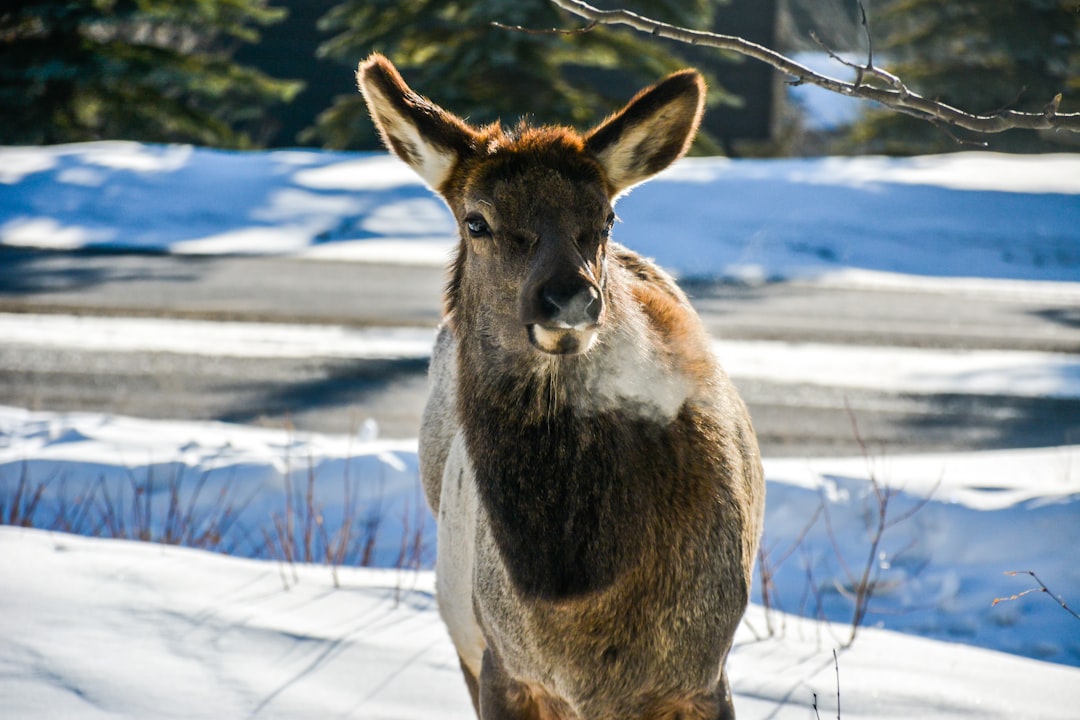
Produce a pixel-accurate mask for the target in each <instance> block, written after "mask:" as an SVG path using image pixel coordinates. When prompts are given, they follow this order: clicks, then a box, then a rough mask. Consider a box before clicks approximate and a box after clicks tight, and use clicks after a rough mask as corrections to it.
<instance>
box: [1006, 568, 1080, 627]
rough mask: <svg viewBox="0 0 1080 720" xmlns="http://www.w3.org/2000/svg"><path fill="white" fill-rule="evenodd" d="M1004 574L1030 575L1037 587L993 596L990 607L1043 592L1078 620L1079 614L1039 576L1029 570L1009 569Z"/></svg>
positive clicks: (1013, 575)
mask: <svg viewBox="0 0 1080 720" xmlns="http://www.w3.org/2000/svg"><path fill="white" fill-rule="evenodd" d="M1005 574H1006V575H1009V576H1012V577H1015V576H1017V575H1030V576H1031V577H1032V578H1034V580H1035V582H1037V583H1039V587H1037V588H1030V589H1028V590H1025V591H1023V592H1020V593H1016V594H1015V595H1010V596H1009V597H999V598H994V602H992V603H990V607H993V606H995V605H997V604H998V603H1000V602H1007V601H1009V600H1019V599H1020V598H1022V597H1024V596H1025V595H1027V594H1028V593H1033V592H1044V593H1046V594H1047V595H1049V596H1050V597H1052V598H1054V600H1056V601H1057V604H1058V605H1060V606H1061V607H1062V608H1064V609H1065V612H1067V613H1069V614H1070V615H1072V616H1073V617H1074V618H1076V619H1077V620H1080V615H1077V614H1076V611H1075V610H1073V609H1072V608H1071V607H1069V606H1068V604H1067V603H1066V602H1065V598H1063V597H1061V596H1060V595H1055V594H1054V593H1053V592H1052V591H1051V590H1050V588H1048V587H1046V583H1044V582H1043V581H1042V580H1040V579H1039V576H1038V575H1036V574H1035V573H1034V572H1032V571H1031V570H1009V571H1008V572H1006V573H1005Z"/></svg>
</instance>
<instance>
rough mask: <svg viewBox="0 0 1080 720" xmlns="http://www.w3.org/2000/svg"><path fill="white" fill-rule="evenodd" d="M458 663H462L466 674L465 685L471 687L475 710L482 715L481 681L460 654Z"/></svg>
mask: <svg viewBox="0 0 1080 720" xmlns="http://www.w3.org/2000/svg"><path fill="white" fill-rule="evenodd" d="M458 663H460V664H461V673H462V674H463V675H464V676H465V685H466V686H468V688H469V697H470V698H471V699H472V706H473V710H475V711H476V716H477V717H480V681H479V680H478V679H477V677H476V676H475V675H473V673H472V670H470V669H469V666H468V665H466V664H465V661H464V660H462V659H461V656H460V655H458Z"/></svg>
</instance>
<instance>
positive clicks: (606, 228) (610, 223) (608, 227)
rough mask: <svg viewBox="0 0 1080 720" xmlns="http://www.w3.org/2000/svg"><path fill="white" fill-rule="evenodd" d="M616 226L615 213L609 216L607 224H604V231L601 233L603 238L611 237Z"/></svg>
mask: <svg viewBox="0 0 1080 720" xmlns="http://www.w3.org/2000/svg"><path fill="white" fill-rule="evenodd" d="M614 225H615V213H611V214H610V215H608V219H607V222H605V223H604V231H603V232H602V233H600V235H601V236H602V237H607V236H609V235H611V228H612V227H613V226H614Z"/></svg>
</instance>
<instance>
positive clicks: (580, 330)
mask: <svg viewBox="0 0 1080 720" xmlns="http://www.w3.org/2000/svg"><path fill="white" fill-rule="evenodd" d="M357 80H358V82H359V85H360V90H361V92H363V94H364V98H365V99H366V101H367V104H368V108H369V109H370V111H371V114H372V117H373V118H374V120H375V124H376V126H377V127H378V129H379V132H380V134H381V135H382V138H383V140H384V142H385V143H386V145H387V147H389V148H390V149H391V150H392V151H393V152H394V153H395V154H397V156H398V157H400V158H401V159H402V160H404V161H405V162H406V163H408V164H409V165H410V166H411V167H412V168H413V170H415V171H416V172H417V173H418V174H419V175H420V176H421V177H422V178H423V179H424V180H425V181H426V182H427V183H428V184H429V185H430V186H431V187H432V188H434V189H435V190H436V191H437V192H438V193H439V194H440V195H442V197H443V198H444V199H445V200H446V202H447V204H448V205H449V206H450V209H451V211H452V212H453V214H454V217H455V218H456V220H457V223H458V227H459V232H460V236H461V240H460V245H459V248H458V254H457V257H456V259H455V261H454V268H453V276H452V278H451V280H450V285H449V288H448V290H447V308H448V311H449V312H448V314H449V316H450V320H451V322H452V323H455V324H461V323H468V324H469V325H470V327H471V328H472V329H474V330H476V331H478V332H480V333H481V334H482V335H483V336H484V338H485V339H486V340H488V341H490V342H493V343H494V344H496V345H497V346H499V347H500V348H501V349H504V350H511V351H522V352H532V351H540V352H542V353H547V354H550V355H574V354H579V353H584V352H586V351H588V350H589V348H590V347H591V346H592V345H593V343H594V341H595V340H596V338H597V335H598V333H600V332H602V330H603V327H604V325H605V322H606V320H607V319H608V316H609V314H610V307H609V305H610V303H611V300H612V298H611V295H610V293H609V291H608V279H609V272H608V267H607V246H608V235H609V233H610V231H611V226H612V223H613V222H614V221H615V215H614V211H613V209H612V206H613V204H614V202H615V200H616V198H617V197H618V196H619V195H620V194H621V193H623V192H625V191H627V190H628V189H630V188H631V187H633V186H634V185H636V184H638V183H640V182H642V181H644V180H646V179H648V178H649V177H651V176H652V175H654V174H656V173H657V172H659V171H661V170H663V169H664V168H665V167H667V166H668V165H670V164H671V163H672V162H673V161H675V160H676V159H677V158H679V157H680V156H681V155H682V154H683V153H684V152H686V149H687V147H688V146H689V145H690V142H691V141H692V139H693V136H694V133H695V131H696V130H697V126H698V123H699V121H700V118H701V110H702V105H703V98H704V83H703V81H702V79H701V76H700V75H698V74H697V73H696V72H693V71H683V72H679V73H675V74H674V75H671V76H669V77H667V78H666V79H664V80H663V81H661V82H660V83H658V84H656V85H654V86H652V87H650V88H647V89H645V90H643V91H641V92H640V93H638V95H637V96H635V97H634V98H633V99H632V100H631V101H630V102H629V103H628V104H627V105H626V107H624V108H623V109H622V110H620V111H619V112H618V113H616V114H614V115H612V116H611V117H609V118H607V119H606V120H604V121H603V122H602V123H600V125H598V126H597V127H595V128H594V129H592V130H590V131H589V132H587V133H585V134H583V135H582V134H578V133H576V132H574V131H573V130H570V129H569V128H559V127H555V128H553V127H541V128H531V127H528V126H526V125H524V124H522V125H521V126H519V127H518V128H516V129H514V130H512V131H505V130H503V128H502V127H501V126H500V125H499V124H498V123H496V124H494V125H489V126H486V127H481V128H477V127H472V126H470V125H469V124H467V123H466V122H465V121H463V120H461V119H460V118H458V117H456V116H454V115H452V114H451V113H449V112H447V111H445V110H443V109H442V108H440V107H438V106H437V105H435V104H433V103H432V102H430V101H429V100H427V99H426V98H424V97H421V96H420V95H418V94H416V93H415V92H413V91H412V90H411V89H409V87H408V86H407V85H406V84H405V82H404V80H402V78H401V75H400V74H398V72H397V70H396V69H395V68H394V66H393V65H392V64H391V63H390V61H388V60H387V59H386V58H384V57H382V56H381V55H372V56H371V57H370V58H368V59H367V60H365V61H364V62H362V63H361V64H360V68H359V70H358V72H357Z"/></svg>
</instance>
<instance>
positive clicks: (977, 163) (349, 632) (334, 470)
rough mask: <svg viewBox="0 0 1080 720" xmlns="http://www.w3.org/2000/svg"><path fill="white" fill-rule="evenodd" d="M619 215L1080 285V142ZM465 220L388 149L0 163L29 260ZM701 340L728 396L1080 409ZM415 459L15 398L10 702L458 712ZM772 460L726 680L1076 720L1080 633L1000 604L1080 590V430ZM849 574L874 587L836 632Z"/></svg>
mask: <svg viewBox="0 0 1080 720" xmlns="http://www.w3.org/2000/svg"><path fill="white" fill-rule="evenodd" d="M618 213H619V215H620V218H621V220H622V221H623V222H622V224H620V225H619V226H618V227H617V228H616V233H615V235H616V237H617V239H619V240H620V241H621V242H624V243H625V244H627V245H629V246H631V247H633V248H635V249H637V250H639V251H642V252H643V253H645V254H647V255H651V256H654V257H656V258H657V259H658V261H659V262H660V263H661V264H663V265H664V266H665V267H668V268H669V269H671V270H672V271H674V272H676V273H677V274H680V275H682V276H702V277H709V278H724V277H727V278H737V279H740V280H743V281H746V282H768V281H773V280H778V279H784V280H788V281H795V282H807V283H818V284H824V285H833V286H848V287H863V288H870V289H873V288H884V289H895V288H905V289H909V290H915V291H920V292H937V293H945V294H949V295H957V296H959V295H964V296H976V297H997V296H1000V295H1005V294H1007V295H1010V296H1013V297H1019V298H1025V299H1034V300H1054V301H1055V302H1068V303H1071V304H1080V233H1078V231H1077V228H1078V227H1080V158H1077V157H1075V156H1068V155H1044V156H1005V155H996V154H989V153H958V154H955V155H948V156H938V157H924V158H909V159H890V158H872V157H871V158H849V159H837V158H821V159H806V160H770V161H742V160H740V161H729V160H724V159H689V160H685V161H683V162H681V163H679V164H678V165H677V166H675V167H674V168H673V169H671V170H670V171H668V172H666V173H664V174H663V175H662V176H661V177H659V178H657V179H656V180H655V181H654V182H652V183H649V184H647V185H645V186H643V187H641V188H639V189H637V190H635V191H634V192H633V193H632V194H631V195H630V196H628V197H627V198H625V199H623V200H622V201H621V202H620V204H619V207H618ZM453 235H454V228H453V222H452V220H451V218H450V217H449V214H448V212H447V211H446V210H445V208H444V207H443V206H442V205H441V204H440V203H439V202H438V201H437V200H435V199H434V198H433V197H432V195H431V193H430V191H428V190H427V189H426V188H424V187H423V186H422V185H421V184H420V183H419V181H417V180H415V179H414V177H413V176H412V175H411V174H410V173H409V171H408V170H407V169H406V168H405V167H404V165H402V164H401V163H398V162H397V161H395V160H393V159H391V158H389V157H388V156H386V155H385V154H357V153H331V152H311V151H298V150H289V151H275V152H264V153H231V152H222V151H216V150H206V149H202V148H192V147H188V146H154V145H145V144H139V143H129V142H103V143H88V144H77V145H63V146H55V147H43V148H0V244H3V245H8V246H27V247H42V248H48V247H52V248H87V247H99V248H111V249H136V250H149V251H155V252H156V251H163V252H174V253H220V252H229V253H282V254H288V255H292V256H295V257H299V258H311V259H321V260H335V261H337V260H340V261H349V262H399V263H419V264H427V265H436V264H437V265H442V264H443V263H445V261H446V258H447V256H448V255H449V253H450V252H451V250H452V248H453V245H454V241H453V240H452V237H453ZM431 336H432V332H431V330H430V329H426V328H424V329H416V328H365V329H355V328H345V327H339V326H330V325H322V326H321V325H305V326H297V325H289V324H260V325H258V326H252V325H248V324H244V323H214V322H204V321H195V320H178V319H169V320H163V319H146V318H105V317H74V316H65V315H59V314H58V315H34V314H0V337H3V338H4V342H5V343H6V344H12V345H14V344H21V345H27V346H35V347H41V346H48V347H61V348H71V349H73V350H75V349H81V350H91V351H95V352H104V353H120V352H130V351H133V350H141V351H149V352H168V353H183V354H203V355H217V356H229V357H246V358H255V359H257V358H278V357H288V358H295V357H301V356H304V357H306V356H312V355H318V356H321V357H335V358H394V357H409V358H422V357H427V356H428V353H429V352H430V344H431ZM715 347H716V349H717V352H718V354H719V355H720V357H721V358H722V360H723V362H724V364H725V366H726V367H727V369H728V371H729V372H730V374H731V375H732V376H733V377H735V378H736V380H739V379H741V378H755V379H764V380H769V381H771V382H779V383H793V384H797V383H808V382H817V383H824V384H827V385H830V386H835V387H847V388H873V389H877V390H881V391H883V392H893V393H898V394H904V393H906V394H920V393H979V394H991V395H1013V396H1023V397H1045V396H1051V397H1059V398H1077V397H1080V358H1077V356H1075V355H1070V354H1063V353H1058V354H1055V353H1039V352H1020V351H1014V350H1006V349H1001V350H967V351H948V350H936V349H912V348H890V347H851V346H833V345H824V344H804V343H780V342H757V341H737V342H736V341H718V342H716V344H715ZM417 466H418V463H417V456H416V442H415V440H407V441H388V440H381V439H379V438H378V429H377V425H376V424H375V423H374V422H370V421H369V422H366V423H364V424H363V425H362V426H360V427H358V428H356V429H355V431H354V432H352V433H349V434H341V435H322V434H313V433H300V432H296V431H293V430H290V429H287V428H286V429H267V428H255V427H245V426H239V425H229V424H223V423H196V422H180V421H149V420H145V419H140V418H129V417H121V416H111V415H101V414H95V413H57V412H36V411H31V410H27V409H23V408H5V407H0V515H3V517H4V519H5V522H9V521H11V520H12V519H16V520H17V519H18V518H20V516H26V515H32V516H33V521H34V523H33V524H34V525H35V526H36V527H38V528H39V529H37V530H31V529H26V528H19V527H3V528H0V578H3V583H4V592H3V593H0V638H2V639H0V707H2V708H3V714H4V715H5V717H6V716H7V715H9V714H10V715H11V716H12V717H19V718H29V719H30V720H36V719H38V718H51V717H64V718H69V717H76V718H98V717H101V718H105V717H111V718H116V717H125V718H158V717H160V718H173V717H175V718H181V717H182V718H203V717H206V718H210V717H214V718H219V717H260V718H264V717H265V718H276V717H280V718H287V717H301V716H337V717H357V718H365V719H369V718H370V719H372V720H378V719H382V718H418V717H445V718H469V717H472V710H471V707H470V705H469V701H468V695H467V693H466V691H465V688H464V684H463V682H462V680H461V677H460V672H459V670H458V668H457V659H456V657H455V655H454V651H453V649H452V647H451V645H450V644H449V641H448V639H447V637H446V633H445V630H444V628H443V627H442V624H441V622H440V621H439V618H438V613H437V611H436V609H435V603H434V598H433V595H432V593H433V587H434V581H433V578H432V576H431V573H430V570H429V569H428V568H430V566H431V564H432V559H433V556H434V551H435V549H434V522H433V520H432V519H431V517H430V515H429V514H428V512H427V510H426V508H425V506H424V503H423V497H422V492H421V490H420V486H419V481H418V477H417ZM765 469H766V475H767V479H768V502H767V516H766V536H765V543H764V544H765V548H766V550H767V554H766V556H765V557H766V560H765V563H764V565H763V567H764V568H765V569H766V570H767V574H769V580H768V582H765V581H764V580H763V577H761V576H759V577H758V578H757V581H758V582H757V586H756V587H755V590H754V604H753V605H752V606H751V609H750V612H749V613H748V615H747V620H746V622H745V623H744V624H743V626H742V627H741V628H740V632H739V636H738V637H737V642H736V647H735V649H734V651H733V653H732V656H731V659H730V667H729V672H730V675H731V678H732V681H733V686H734V692H735V704H736V707H737V709H738V711H739V713H740V718H744V719H745V718H766V717H768V718H807V717H813V712H814V711H813V710H812V709H811V703H812V702H813V698H814V696H815V695H816V697H817V699H818V705H819V708H820V715H821V716H822V717H829V716H833V715H836V714H837V709H836V698H835V696H836V692H837V679H838V677H839V684H840V690H841V694H842V705H843V712H842V717H843V718H845V720H851V719H853V718H854V719H858V718H871V717H873V718H884V717H897V718H908V717H925V718H950V719H953V718H965V717H980V718H1015V717H1038V718H1062V719H1064V718H1072V717H1075V714H1076V708H1077V707H1078V706H1080V621H1077V620H1076V619H1075V618H1073V617H1072V616H1071V615H1069V613H1068V612H1066V610H1065V609H1063V608H1062V607H1061V606H1060V605H1059V604H1058V602H1056V601H1055V598H1054V597H1052V596H1051V595H1049V594H1046V593H1041V592H1034V593H1031V594H1028V595H1024V596H1022V597H1018V598H1016V599H1010V600H1005V601H1003V602H999V603H997V604H995V603H994V600H995V599H997V598H1009V597H1011V596H1014V595H1017V594H1019V593H1022V592H1024V591H1025V590H1028V589H1031V588H1033V587H1037V585H1036V584H1035V581H1034V579H1033V578H1031V577H1029V576H1027V575H1023V574H1021V575H1009V574H1006V573H1008V572H1009V571H1034V572H1035V573H1036V574H1037V575H1038V576H1039V578H1041V579H1042V580H1043V581H1045V582H1046V583H1047V585H1048V586H1050V588H1051V590H1052V592H1053V593H1054V594H1055V595H1057V596H1060V597H1061V598H1063V599H1065V600H1066V601H1067V602H1069V603H1071V606H1072V607H1074V608H1075V607H1076V606H1077V605H1078V604H1080V566H1078V565H1077V563H1076V551H1075V549H1076V548H1077V547H1080V522H1078V520H1080V446H1065V447H1055V448H1039V449H1025V450H999V451H992V452H978V453H942V454H933V455H915V456H900V457H890V456H888V455H870V456H868V457H851V458H812V459H788V458H784V459H773V458H766V460H765ZM882 498H887V499H888V502H887V506H886V511H887V512H886V515H885V520H886V529H885V531H884V532H883V533H882V535H881V537H880V540H879V542H877V543H875V542H874V535H875V527H876V523H877V521H878V516H879V509H880V507H881V504H880V503H881V499H882ZM61 530H71V531H75V532H77V533H79V534H78V535H75V534H69V533H67V532H61ZM80 535H89V536H98V537H81V536H80ZM134 538H144V539H150V540H153V541H154V542H151V543H147V542H131V541H130V539H134ZM171 542H180V543H182V544H184V545H188V546H191V547H179V546H176V545H173V544H166V543H171ZM306 559H310V560H312V561H314V562H313V563H306V562H303V561H304V560H306ZM324 561H329V564H326V563H325V562H324ZM319 563H323V564H319ZM361 563H363V564H366V565H368V567H362V568H361V567H355V566H356V565H358V564H361ZM864 571H865V572H867V573H868V578H869V580H870V581H871V582H873V583H874V588H875V592H874V595H873V597H872V600H871V602H870V605H869V608H868V614H867V616H866V618H865V621H864V623H863V626H862V627H860V628H859V629H858V631H857V634H856V637H855V641H854V644H853V645H851V647H850V648H847V649H844V648H843V646H844V645H845V643H846V641H847V640H848V639H849V637H850V633H851V628H850V624H849V623H850V619H851V616H852V611H853V604H852V596H853V594H854V590H855V586H856V584H857V581H858V579H859V577H860V576H861V574H862V573H863V572H864ZM770 630H771V632H770ZM835 648H840V650H839V653H838V668H837V667H834V663H833V654H832V651H833V649H835ZM103 656H104V659H103Z"/></svg>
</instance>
